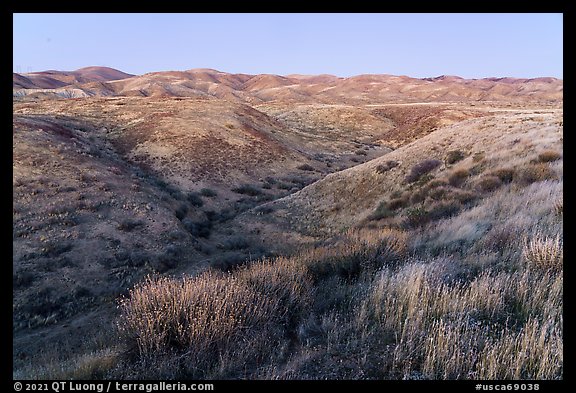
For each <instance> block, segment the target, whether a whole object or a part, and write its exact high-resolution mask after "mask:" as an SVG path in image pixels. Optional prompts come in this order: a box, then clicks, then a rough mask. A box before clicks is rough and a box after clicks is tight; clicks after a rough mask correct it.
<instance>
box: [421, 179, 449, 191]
mask: <svg viewBox="0 0 576 393" xmlns="http://www.w3.org/2000/svg"><path fill="white" fill-rule="evenodd" d="M447 185H448V182H447V181H446V180H443V179H434V180H430V181H429V182H428V184H427V185H426V186H427V187H428V189H432V188H436V187H444V186H447Z"/></svg>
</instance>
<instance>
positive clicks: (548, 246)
mask: <svg viewBox="0 0 576 393" xmlns="http://www.w3.org/2000/svg"><path fill="white" fill-rule="evenodd" d="M563 249H564V248H563V244H562V240H560V236H556V237H553V238H550V237H546V236H542V235H536V236H534V237H533V238H531V239H530V240H528V239H525V240H524V247H523V250H522V254H523V255H524V258H525V259H526V261H527V262H528V266H529V267H533V268H538V269H544V270H562V265H563V263H564V251H563Z"/></svg>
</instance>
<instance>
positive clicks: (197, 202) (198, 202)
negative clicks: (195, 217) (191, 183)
mask: <svg viewBox="0 0 576 393" xmlns="http://www.w3.org/2000/svg"><path fill="white" fill-rule="evenodd" d="M186 200H187V201H188V202H190V204H191V205H192V206H195V207H201V206H202V205H203V204H204V201H203V200H202V198H200V195H199V194H197V193H195V192H189V193H188V195H186Z"/></svg>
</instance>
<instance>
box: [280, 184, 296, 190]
mask: <svg viewBox="0 0 576 393" xmlns="http://www.w3.org/2000/svg"><path fill="white" fill-rule="evenodd" d="M276 187H278V188H279V189H281V190H291V189H292V187H293V185H292V184H290V183H284V182H278V183H277V184H276Z"/></svg>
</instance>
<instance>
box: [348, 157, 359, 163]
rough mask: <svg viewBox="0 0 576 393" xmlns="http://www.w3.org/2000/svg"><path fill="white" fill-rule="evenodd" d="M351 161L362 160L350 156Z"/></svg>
mask: <svg viewBox="0 0 576 393" xmlns="http://www.w3.org/2000/svg"><path fill="white" fill-rule="evenodd" d="M350 161H352V162H360V160H359V159H357V158H356V157H351V158H350Z"/></svg>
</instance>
